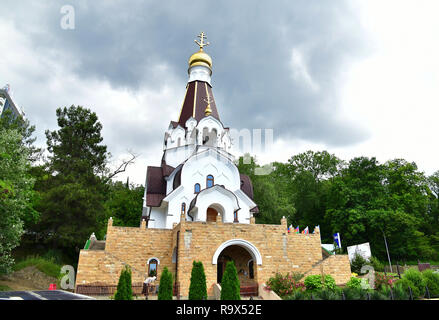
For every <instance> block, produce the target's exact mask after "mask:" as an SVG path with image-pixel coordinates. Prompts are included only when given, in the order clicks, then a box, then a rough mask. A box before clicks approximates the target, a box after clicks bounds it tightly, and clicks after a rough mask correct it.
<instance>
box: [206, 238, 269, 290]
mask: <svg viewBox="0 0 439 320" xmlns="http://www.w3.org/2000/svg"><path fill="white" fill-rule="evenodd" d="M228 261H233V262H234V264H235V267H236V271H237V272H238V278H239V282H240V284H241V287H244V286H251V285H255V284H257V267H256V265H262V257H261V254H260V253H259V251H258V249H257V248H256V247H255V246H254V245H253V244H251V243H250V242H248V241H246V240H241V239H234V240H229V241H226V242H224V243H223V244H222V245H221V246H219V248H218V249H217V250H216V251H215V254H214V256H213V259H212V263H213V264H216V265H217V282H218V283H221V279H222V276H223V274H224V271H225V268H226V264H227V262H228Z"/></svg>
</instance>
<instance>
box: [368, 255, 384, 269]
mask: <svg viewBox="0 0 439 320" xmlns="http://www.w3.org/2000/svg"><path fill="white" fill-rule="evenodd" d="M369 264H370V265H371V266H372V267H373V268H374V270H375V271H378V272H384V263H382V262H381V261H380V260H378V258H375V257H370V259H369Z"/></svg>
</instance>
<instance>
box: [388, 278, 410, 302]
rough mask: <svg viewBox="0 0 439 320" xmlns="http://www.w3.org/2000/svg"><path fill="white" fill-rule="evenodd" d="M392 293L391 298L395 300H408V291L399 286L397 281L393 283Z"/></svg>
mask: <svg viewBox="0 0 439 320" xmlns="http://www.w3.org/2000/svg"><path fill="white" fill-rule="evenodd" d="M392 291H393V298H394V299H395V300H408V299H409V298H410V297H409V293H408V291H407V290H406V289H404V287H403V286H402V285H401V283H399V281H398V282H396V283H395V285H394V286H393V289H392Z"/></svg>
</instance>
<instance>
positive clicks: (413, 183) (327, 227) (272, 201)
mask: <svg viewBox="0 0 439 320" xmlns="http://www.w3.org/2000/svg"><path fill="white" fill-rule="evenodd" d="M257 167H258V165H257V164H256V163H255V161H254V159H253V161H252V162H251V163H250V164H244V163H243V161H242V158H241V159H240V162H239V165H238V168H239V170H240V172H241V173H244V174H248V175H250V177H251V179H252V181H253V185H254V199H255V202H256V203H257V204H258V206H259V210H260V213H258V214H255V217H256V223H272V224H279V221H280V219H281V217H282V216H285V217H287V218H288V225H290V224H292V225H293V226H294V227H296V226H300V230H303V229H304V228H305V227H306V226H309V228H310V230H311V232H312V230H313V228H314V226H317V225H319V226H320V232H321V237H322V243H332V241H333V240H332V234H333V233H335V232H340V233H341V235H342V244H343V247H344V248H346V246H350V245H355V244H360V243H364V242H370V245H371V250H372V254H373V255H375V256H377V257H378V258H380V259H381V260H383V261H385V260H386V259H387V256H386V253H385V245H384V240H383V234H385V235H386V238H387V242H388V245H389V251H390V255H391V258H392V260H399V261H403V260H414V261H416V260H417V259H420V260H422V259H431V260H436V261H437V260H439V199H438V196H439V171H438V172H436V173H435V174H433V175H432V176H430V177H428V176H425V174H424V173H422V172H420V171H419V170H418V168H417V166H416V164H415V163H410V162H407V161H405V160H403V159H394V160H390V161H387V162H385V163H383V164H381V163H379V162H378V161H377V160H376V159H375V158H373V157H372V158H368V157H357V158H354V159H351V160H350V161H349V162H345V161H342V160H341V159H339V158H337V157H336V156H335V155H333V154H329V153H328V152H326V151H322V152H313V151H307V152H304V153H301V154H298V155H294V156H293V157H291V158H290V159H289V160H288V162H287V163H275V164H274V170H273V171H272V172H271V173H270V174H269V175H261V176H258V175H255V168H257ZM276 190H278V192H277V193H276V192H275V191H276Z"/></svg>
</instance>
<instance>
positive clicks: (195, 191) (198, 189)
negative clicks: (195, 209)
mask: <svg viewBox="0 0 439 320" xmlns="http://www.w3.org/2000/svg"><path fill="white" fill-rule="evenodd" d="M200 190H201V186H200V184H199V183H196V184H195V186H194V193H199V192H200Z"/></svg>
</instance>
